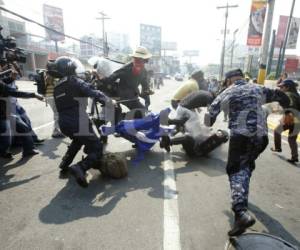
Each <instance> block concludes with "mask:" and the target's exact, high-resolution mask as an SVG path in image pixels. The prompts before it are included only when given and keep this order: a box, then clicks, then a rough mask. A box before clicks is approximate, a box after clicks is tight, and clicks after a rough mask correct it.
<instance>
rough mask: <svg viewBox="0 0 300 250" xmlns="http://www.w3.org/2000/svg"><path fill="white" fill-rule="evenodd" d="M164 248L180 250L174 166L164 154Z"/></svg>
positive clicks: (165, 249) (167, 155)
mask: <svg viewBox="0 0 300 250" xmlns="http://www.w3.org/2000/svg"><path fill="white" fill-rule="evenodd" d="M164 158H165V159H164V164H163V166H164V182H163V185H164V243H163V244H164V250H180V249H181V246H180V230H179V212H178V202H177V190H176V182H175V175H174V166H173V163H172V159H171V156H170V155H169V154H164Z"/></svg>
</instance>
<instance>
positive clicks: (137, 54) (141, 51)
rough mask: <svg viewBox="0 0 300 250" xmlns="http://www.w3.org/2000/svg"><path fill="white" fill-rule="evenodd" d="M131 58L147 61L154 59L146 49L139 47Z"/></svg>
mask: <svg viewBox="0 0 300 250" xmlns="http://www.w3.org/2000/svg"><path fill="white" fill-rule="evenodd" d="M130 56H131V57H135V58H142V59H145V60H147V59H149V58H151V57H152V54H151V53H150V52H149V51H148V50H147V49H146V48H145V47H142V46H139V47H137V48H136V50H135V51H134V53H133V54H130Z"/></svg>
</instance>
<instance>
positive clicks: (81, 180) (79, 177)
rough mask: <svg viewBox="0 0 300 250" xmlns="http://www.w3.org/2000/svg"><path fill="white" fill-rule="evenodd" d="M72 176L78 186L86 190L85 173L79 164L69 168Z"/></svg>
mask: <svg viewBox="0 0 300 250" xmlns="http://www.w3.org/2000/svg"><path fill="white" fill-rule="evenodd" d="M70 171H71V173H72V175H73V176H74V177H75V179H76V181H77V183H78V185H79V186H81V187H84V188H86V187H87V186H88V182H87V180H86V171H85V170H84V169H83V168H82V167H81V165H79V164H75V165H73V166H71V167H70Z"/></svg>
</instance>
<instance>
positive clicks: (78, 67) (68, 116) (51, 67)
mask: <svg viewBox="0 0 300 250" xmlns="http://www.w3.org/2000/svg"><path fill="white" fill-rule="evenodd" d="M47 66H48V74H49V75H51V76H53V77H55V78H59V81H58V83H57V85H56V86H55V88H54V100H55V105H56V108H57V112H58V122H59V126H60V129H61V132H62V133H63V134H64V135H66V136H68V137H69V138H70V139H71V140H72V142H71V144H70V146H69V147H68V150H67V152H66V154H65V155H64V157H63V159H62V162H61V164H60V166H59V167H60V169H61V172H60V174H61V177H63V176H65V175H66V174H67V173H68V171H69V170H70V172H71V173H72V174H73V175H74V177H75V178H76V181H77V183H78V184H79V185H80V186H82V187H87V186H88V182H87V180H86V171H87V170H88V169H90V168H99V166H97V165H99V162H100V159H101V158H102V144H101V142H100V140H99V139H98V138H97V136H96V134H95V132H94V131H93V129H92V124H91V121H90V120H89V117H88V114H87V113H86V104H87V97H91V98H95V99H96V100H97V101H99V102H101V103H103V104H104V103H105V104H106V106H109V105H112V102H111V100H110V98H108V97H107V96H105V95H104V94H103V93H102V92H100V91H97V90H93V89H91V88H90V87H89V85H88V84H87V83H86V82H84V81H83V80H81V79H80V78H79V77H78V74H80V73H84V68H83V66H82V64H81V63H80V62H79V61H76V60H74V59H72V58H69V57H59V58H57V59H56V60H55V62H53V63H48V65H47ZM80 71H81V72H80ZM82 146H84V152H85V153H86V154H87V156H86V157H85V158H84V159H83V160H81V161H79V162H78V163H76V164H74V165H72V166H70V167H69V165H70V164H71V163H72V161H73V159H74V157H75V156H76V154H77V153H78V151H79V150H80V148H81V147H82Z"/></svg>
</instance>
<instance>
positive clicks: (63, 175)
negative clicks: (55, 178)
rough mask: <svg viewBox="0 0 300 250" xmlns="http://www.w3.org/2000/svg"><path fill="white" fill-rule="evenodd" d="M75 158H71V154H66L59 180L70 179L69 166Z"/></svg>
mask: <svg viewBox="0 0 300 250" xmlns="http://www.w3.org/2000/svg"><path fill="white" fill-rule="evenodd" d="M72 161H73V157H71V156H70V155H69V154H66V155H65V156H64V157H63V158H62V161H61V163H60V164H59V168H60V172H59V178H60V179H65V178H67V177H68V173H69V165H70V164H71V163H72Z"/></svg>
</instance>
